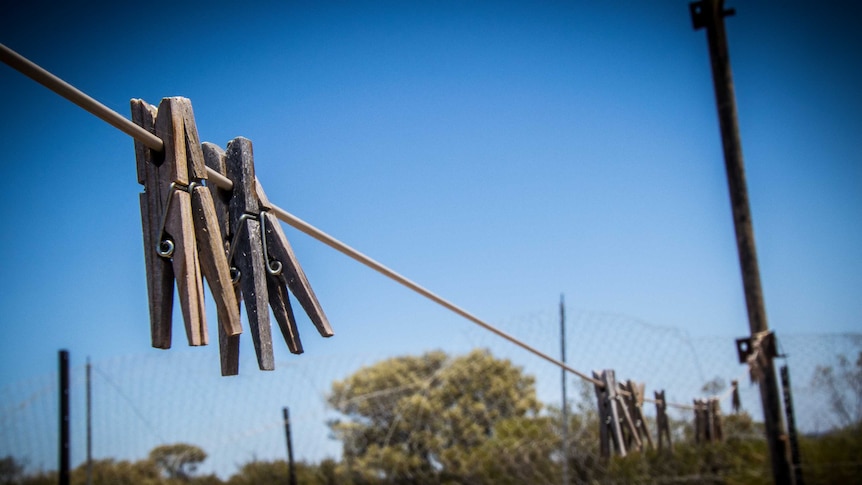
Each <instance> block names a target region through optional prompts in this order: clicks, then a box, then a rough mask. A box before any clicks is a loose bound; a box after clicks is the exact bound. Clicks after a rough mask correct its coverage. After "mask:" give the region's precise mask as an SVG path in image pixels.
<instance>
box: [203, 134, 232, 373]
mask: <svg viewBox="0 0 862 485" xmlns="http://www.w3.org/2000/svg"><path fill="white" fill-rule="evenodd" d="M201 147H202V149H203V154H204V161H205V162H206V166H207V167H209V168H211V169H213V170H215V171H216V172H217V173H219V174H221V175H225V176H226V175H227V168H226V165H225V153H224V150H222V149H221V148H219V147H218V146H217V145H214V144H212V143H208V142H204V143H203V144H202V145H201ZM209 189H210V193H211V194H212V198H213V204H214V206H215V211H216V217H217V218H218V224H219V230H220V232H221V236H222V240H223V241H224V247H223V249H222V250H223V252H224V253H225V254H228V253H229V251H230V243H229V241H230V237H229V236H230V232H229V230H228V227H229V224H230V209H229V205H230V198H231V191H229V190H224V189H221V188H219V187H218V186H216V185H215V184H212V185H210V186H209ZM233 289H234V295H235V299H236V309H237V313H239V302H240V298H241V293H240V289H239V285H233ZM219 318H221V316H219ZM218 343H219V360H220V363H221V375H223V376H235V375H237V374H239V335H228V334H227V333H226V332H225V331H224V330H223V325H219V333H218Z"/></svg>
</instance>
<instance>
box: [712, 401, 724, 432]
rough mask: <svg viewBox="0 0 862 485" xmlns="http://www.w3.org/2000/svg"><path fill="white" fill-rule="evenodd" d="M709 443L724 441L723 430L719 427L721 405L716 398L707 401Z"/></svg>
mask: <svg viewBox="0 0 862 485" xmlns="http://www.w3.org/2000/svg"><path fill="white" fill-rule="evenodd" d="M709 417H710V423H711V424H710V433H711V434H710V441H724V429H723V428H722V425H721V403H720V402H719V400H718V398H711V399H710V400H709Z"/></svg>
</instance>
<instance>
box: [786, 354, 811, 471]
mask: <svg viewBox="0 0 862 485" xmlns="http://www.w3.org/2000/svg"><path fill="white" fill-rule="evenodd" d="M781 389H782V390H783V391H784V414H786V415H787V433H788V435H789V437H790V458H791V460H792V462H793V475H794V478H795V479H796V485H804V483H805V481H804V480H803V478H802V459H801V458H800V456H799V439H798V437H797V436H796V416H795V414H794V411H793V389H792V388H791V387H790V369H788V368H787V366H786V365H782V366H781Z"/></svg>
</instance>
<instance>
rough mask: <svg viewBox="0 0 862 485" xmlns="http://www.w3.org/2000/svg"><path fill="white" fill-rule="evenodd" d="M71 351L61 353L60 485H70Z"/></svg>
mask: <svg viewBox="0 0 862 485" xmlns="http://www.w3.org/2000/svg"><path fill="white" fill-rule="evenodd" d="M69 424H70V423H69V351H68V350H61V351H60V473H59V479H60V480H59V481H60V485H69V465H70V460H69V455H70V451H71V450H70V445H69V441H70V433H69Z"/></svg>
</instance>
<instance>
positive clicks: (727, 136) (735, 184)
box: [689, 0, 793, 485]
mask: <svg viewBox="0 0 862 485" xmlns="http://www.w3.org/2000/svg"><path fill="white" fill-rule="evenodd" d="M689 8H690V10H691V16H692V22H693V24H694V28H695V30H698V29H700V28H704V27H705V28H706V36H707V42H708V44H709V57H710V61H711V64H712V77H713V86H714V88H715V99H716V104H717V107H718V119H719V126H720V129H721V139H722V147H723V150H724V162H725V168H726V171H727V182H728V188H729V190H730V202H731V208H732V211H733V222H734V228H735V230H736V245H737V250H738V252H739V263H740V268H741V271H742V282H743V287H744V289H745V302H746V307H747V309H748V324H749V327H750V330H751V334H752V336H754V335H755V334H757V333H760V332H764V331H767V330H768V329H769V325H768V324H767V321H766V309H765V306H764V303H763V290H762V288H761V286H760V271H759V269H758V265H757V252H756V250H755V244H754V228H753V225H752V222H751V209H750V207H749V203H748V188H747V187H746V182H745V170H744V165H743V159H742V142H741V140H740V136H739V123H738V121H737V112H736V97H735V94H734V89H733V75H732V72H731V69H730V55H729V52H728V47H727V33H726V32H725V29H724V17H725V16H726V15H729V14H733V13H734V12H733V11H732V10H725V9H724V0H700V1H698V2H693V3H691V4H689ZM766 360H767V363H766V366H765V367H764V369H763V377H762V378H761V379H760V382H759V384H760V386H759V387H760V398H761V402H762V404H763V420H764V425H765V426H764V427H765V430H766V441H767V443H768V445H769V455H770V457H771V461H772V476H773V480H774V481H775V483H776V485H779V484H781V485H783V484H792V483H793V474H792V473H791V464H790V457H789V454H788V450H787V445H786V440H785V433H784V423H783V422H782V419H781V401H780V397H779V394H778V381H777V380H776V378H775V366H774V365H773V361H772V358H771V357H770V358H767V359H766Z"/></svg>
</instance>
